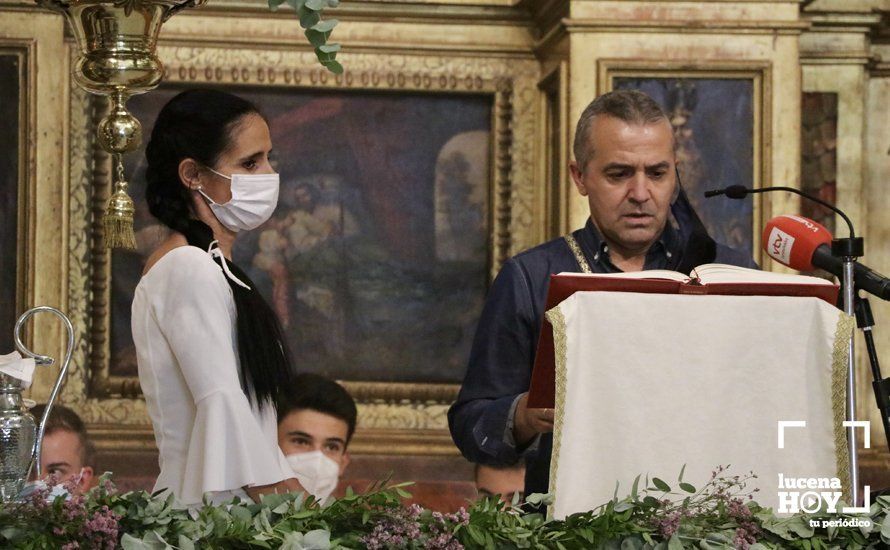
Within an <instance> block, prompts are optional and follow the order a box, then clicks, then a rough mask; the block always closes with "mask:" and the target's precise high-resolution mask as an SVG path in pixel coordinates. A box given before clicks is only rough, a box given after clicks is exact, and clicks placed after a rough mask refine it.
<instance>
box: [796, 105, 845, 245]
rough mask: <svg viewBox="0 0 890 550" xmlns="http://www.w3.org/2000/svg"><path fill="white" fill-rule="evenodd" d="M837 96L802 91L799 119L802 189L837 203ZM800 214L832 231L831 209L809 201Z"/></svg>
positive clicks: (802, 203)
mask: <svg viewBox="0 0 890 550" xmlns="http://www.w3.org/2000/svg"><path fill="white" fill-rule="evenodd" d="M837 100H838V94H836V93H832V92H804V94H803V98H802V106H801V107H802V109H801V119H800V147H801V163H800V171H801V181H800V184H801V190H802V191H804V192H806V193H809V194H811V195H815V196H817V197H819V198H820V199H822V200H824V201H826V202H828V203H830V204H835V203H837ZM800 208H801V214H802V215H803V216H806V217H807V218H810V219H812V220H815V221H817V222H819V223H821V224H822V225H824V226H825V227H826V228H827V229H828V230H829V231H831V232H832V233H834V212H832V211H831V210H829V209H827V208H825V207H824V206H822V205H820V204H816V203H814V202H812V201H801V202H800Z"/></svg>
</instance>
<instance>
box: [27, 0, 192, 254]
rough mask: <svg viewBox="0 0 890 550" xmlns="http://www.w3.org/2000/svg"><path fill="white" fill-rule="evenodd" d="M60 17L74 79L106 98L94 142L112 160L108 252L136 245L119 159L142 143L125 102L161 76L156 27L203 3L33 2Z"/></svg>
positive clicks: (130, 201) (152, 0)
mask: <svg viewBox="0 0 890 550" xmlns="http://www.w3.org/2000/svg"><path fill="white" fill-rule="evenodd" d="M36 2H37V4H38V5H40V6H41V7H44V8H48V9H51V10H54V11H58V12H60V13H62V14H64V15H65V18H66V19H67V20H68V23H69V24H70V25H71V29H72V31H73V34H74V36H75V38H76V39H77V45H78V46H79V47H80V55H79V57H78V58H77V61H76V63H75V66H74V81H75V82H76V83H77V84H78V85H79V86H80V87H81V88H83V89H84V90H86V91H88V92H91V93H94V94H99V95H104V96H107V97H108V98H109V100H110V102H111V111H110V112H109V114H108V116H106V117H105V118H103V119H102V120H101V121H100V122H99V127H98V128H97V131H98V140H99V144H100V145H101V146H102V148H103V149H104V150H105V151H107V152H108V153H109V154H110V155H111V158H112V163H113V166H112V172H111V173H112V186H113V193H112V195H111V198H110V199H109V201H108V206H107V207H106V211H105V216H104V226H105V244H106V246H108V247H109V248H129V249H133V248H135V247H136V238H135V235H134V232H133V213H134V211H135V207H134V204H133V199H131V198H130V197H129V196H128V195H127V181H126V178H125V175H124V166H123V161H122V157H123V155H124V154H125V153H129V152H131V151H134V150H135V149H137V148H138V147H139V144H140V143H141V142H142V125H141V124H139V121H138V120H137V119H136V117H134V116H133V115H132V114H131V113H130V112H129V111H128V110H127V105H126V104H127V99H129V97H130V96H132V95H134V94H141V93H145V92H147V91H149V90H152V89H154V88H155V87H156V86H157V85H158V83H160V82H161V78H162V77H163V75H164V66H163V65H162V64H161V61H160V59H158V56H157V41H158V33H159V32H160V30H161V25H162V24H163V23H164V21H166V20H167V19H169V18H170V17H171V16H172V15H174V14H175V13H176V12H178V11H180V10H182V9H185V8H190V7H196V6H200V5H202V4H204V2H206V0H118V1H114V0H69V1H65V0H36Z"/></svg>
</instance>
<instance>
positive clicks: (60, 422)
mask: <svg viewBox="0 0 890 550" xmlns="http://www.w3.org/2000/svg"><path fill="white" fill-rule="evenodd" d="M45 409H46V405H37V406H36V407H34V408H33V409H31V414H33V415H34V418H36V419H37V420H38V422H39V421H40V419H41V418H42V417H43V412H44V410H45ZM94 455H95V451H94V449H93V443H92V442H91V441H90V438H89V435H88V434H87V430H86V426H85V425H84V423H83V420H81V419H80V417H79V416H77V413H76V412H74V411H72V410H71V409H69V408H68V407H66V406H64V405H53V408H52V410H51V411H50V413H49V418H48V419H47V421H46V429H45V431H44V435H43V447H42V450H41V453H40V471H41V472H43V474H44V475H46V476H55V477H57V478H58V481H59V483H66V482H69V481H73V482H74V483H73V484H72V485H73V492H74V493H84V492H86V491H88V490H89V489H90V488H91V487H92V486H93V479H94V477H95V474H94V470H93V466H94V462H93V461H94Z"/></svg>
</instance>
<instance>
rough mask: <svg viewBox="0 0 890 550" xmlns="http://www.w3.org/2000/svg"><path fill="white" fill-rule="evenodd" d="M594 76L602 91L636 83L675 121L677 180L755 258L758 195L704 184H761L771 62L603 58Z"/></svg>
mask: <svg viewBox="0 0 890 550" xmlns="http://www.w3.org/2000/svg"><path fill="white" fill-rule="evenodd" d="M599 76H600V83H601V84H602V85H603V86H604V89H603V90H601V91H602V92H605V91H607V90H613V89H636V90H641V91H643V92H646V93H647V94H649V95H650V96H651V97H652V98H653V99H655V101H657V102H658V103H659V104H660V105H661V106H662V108H664V110H665V112H666V113H667V114H668V117H669V118H670V121H671V125H672V126H673V128H674V138H675V141H676V149H677V159H678V170H679V172H680V180H681V182H682V185H683V187H684V188H685V190H686V193H687V194H688V196H689V199H690V201H691V202H692V204H693V206H694V207H695V209H696V211H697V212H698V213H699V216H700V217H701V218H702V221H703V222H704V224H705V226H706V227H707V228H708V231H709V232H710V233H711V235H712V236H713V237H714V238H715V240H717V241H718V242H721V243H723V244H725V245H728V246H730V247H733V248H736V249H738V250H742V251H745V252H749V253H750V254H751V255H752V256H753V257H754V259H755V260H758V261H760V259H761V251H760V232H761V229H762V224H763V220H762V219H761V212H762V208H761V201H762V200H763V199H762V198H761V197H762V195H755V196H754V197H753V199H745V200H730V199H727V198H726V197H723V196H720V197H715V198H711V199H705V198H704V192H705V191H707V190H709V189H720V188H725V187H728V186H730V185H744V186H745V187H751V188H759V187H761V186H762V185H763V181H764V179H765V177H766V174H768V173H769V171H768V166H767V158H768V155H766V154H765V152H768V151H769V147H768V144H769V134H768V128H769V127H770V125H769V120H770V110H769V101H766V100H765V98H769V97H770V93H769V86H770V70H769V65H766V64H747V63H740V64H719V65H717V64H694V65H685V64H684V65H677V64H673V63H665V64H662V63H653V62H648V61H646V62H644V61H639V62H636V61H627V60H603V61H600V65H599Z"/></svg>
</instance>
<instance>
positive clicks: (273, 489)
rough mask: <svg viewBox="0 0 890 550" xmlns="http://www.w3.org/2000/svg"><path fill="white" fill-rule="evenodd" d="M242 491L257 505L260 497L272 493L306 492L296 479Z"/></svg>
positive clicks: (246, 488) (247, 488) (292, 478)
mask: <svg viewBox="0 0 890 550" xmlns="http://www.w3.org/2000/svg"><path fill="white" fill-rule="evenodd" d="M244 491H245V492H246V493H247V495H248V496H249V497H250V498H252V499H253V501H254V502H257V503H259V501H260V497H261V496H262V495H268V494H272V493H295V492H304V493H305V492H307V491H306V489H304V488H303V486H302V485H300V482H299V481H297V479H296V478H294V477H291V478H288V479H285V480H283V481H279V482H278V483H273V484H271V485H255V486H253V487H245V488H244Z"/></svg>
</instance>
